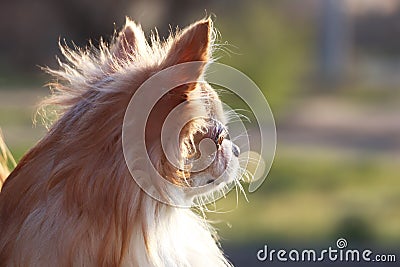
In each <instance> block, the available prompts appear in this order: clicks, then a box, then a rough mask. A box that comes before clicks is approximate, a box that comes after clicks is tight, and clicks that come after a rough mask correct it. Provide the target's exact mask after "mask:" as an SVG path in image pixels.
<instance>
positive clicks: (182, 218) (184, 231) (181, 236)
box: [127, 195, 229, 267]
mask: <svg viewBox="0 0 400 267" xmlns="http://www.w3.org/2000/svg"><path fill="white" fill-rule="evenodd" d="M140 212H141V216H143V217H142V218H141V219H140V221H141V222H140V223H141V227H135V230H134V231H135V232H134V234H133V235H132V240H131V245H130V248H129V252H128V255H129V256H128V258H127V264H128V263H129V262H135V263H136V264H137V266H179V267H181V266H192V267H193V266H199V267H203V266H217V267H218V266H229V263H228V262H227V260H226V259H225V258H224V256H223V253H222V252H221V250H220V249H219V247H218V245H217V243H216V240H215V239H214V237H213V236H212V234H213V233H214V230H213V229H212V227H211V226H210V225H209V224H208V223H207V221H206V220H205V219H204V218H201V217H200V216H198V215H197V214H195V213H194V212H193V211H192V210H190V209H186V208H178V207H173V206H170V205H167V204H163V203H160V202H158V201H156V200H154V199H152V198H151V197H149V196H147V195H146V196H145V197H144V198H143V201H142V202H141V207H140ZM144 255H147V257H145V256H144Z"/></svg>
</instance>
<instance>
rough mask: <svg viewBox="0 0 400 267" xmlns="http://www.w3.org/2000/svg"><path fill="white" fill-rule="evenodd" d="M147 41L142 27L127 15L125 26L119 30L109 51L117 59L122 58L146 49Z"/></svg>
mask: <svg viewBox="0 0 400 267" xmlns="http://www.w3.org/2000/svg"><path fill="white" fill-rule="evenodd" d="M146 46H147V41H146V37H145V36H144V33H143V31H142V28H141V26H140V25H138V24H136V23H135V22H133V21H132V20H130V19H129V18H128V17H127V18H126V22H125V27H124V28H123V29H122V30H121V32H119V34H118V37H117V39H116V42H115V43H114V45H113V46H112V47H111V53H112V54H113V55H114V56H115V57H116V58H118V59H121V60H124V59H127V58H129V57H130V56H133V55H135V54H136V53H140V51H141V50H142V49H146Z"/></svg>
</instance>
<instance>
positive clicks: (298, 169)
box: [211, 151, 400, 244]
mask: <svg viewBox="0 0 400 267" xmlns="http://www.w3.org/2000/svg"><path fill="white" fill-rule="evenodd" d="M398 172H399V166H398V164H396V163H395V162H394V161H391V160H388V158H387V157H381V158H379V157H374V158H369V157H360V158H349V157H343V156H342V155H340V154H338V155H332V154H329V153H326V154H325V155H315V154H314V156H307V155H305V156H303V157H297V156H293V155H292V154H291V153H290V152H289V153H288V152H279V151H278V155H277V157H276V160H275V161H274V164H273V167H272V169H271V172H270V174H269V176H268V177H267V179H266V181H265V182H264V184H263V186H262V187H261V188H260V189H259V190H258V191H256V192H255V193H252V194H248V199H249V203H246V201H245V199H244V197H240V198H239V205H238V207H236V204H235V203H236V196H235V193H234V192H231V193H230V194H229V196H228V197H227V198H226V199H223V200H221V201H220V202H219V203H217V207H218V208H219V209H220V210H221V211H228V210H232V212H228V213H222V214H218V213H216V214H211V218H213V219H215V220H223V221H225V222H229V224H230V225H232V228H229V227H228V226H227V224H225V223H221V224H220V225H219V227H220V229H221V230H222V232H223V234H222V235H223V236H229V237H230V239H234V240H237V241H245V240H247V241H248V240H252V239H253V240H259V239H260V238H262V237H268V240H276V241H279V242H296V241H298V242H307V241H310V240H312V241H313V242H326V241H329V240H335V239H334V238H338V237H340V236H342V235H345V237H346V238H347V239H348V240H353V241H357V242H363V241H375V242H379V243H383V244H390V243H396V242H398V241H399V240H400V224H399V222H400V213H399V212H398V203H400V195H399V189H398V188H400V180H399V179H397V177H396V173H398ZM354 229H356V230H354Z"/></svg>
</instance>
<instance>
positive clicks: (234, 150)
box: [52, 19, 239, 197]
mask: <svg viewBox="0 0 400 267" xmlns="http://www.w3.org/2000/svg"><path fill="white" fill-rule="evenodd" d="M214 35H215V32H214V30H213V27H212V21H211V20H210V19H205V20H201V21H198V22H196V23H194V24H192V25H190V26H188V27H187V28H185V29H183V30H182V31H177V32H176V33H175V34H171V36H170V37H169V38H168V39H167V40H166V41H160V39H159V38H158V36H157V35H153V36H152V37H151V38H150V40H147V39H146V37H145V35H144V33H143V31H142V29H141V27H140V26H139V25H137V24H135V23H134V22H132V21H130V20H129V19H127V22H126V25H125V27H124V28H123V29H122V30H121V32H119V34H118V35H117V36H116V38H115V40H114V42H113V43H112V44H111V45H110V46H106V45H103V44H101V45H100V49H99V50H96V51H95V52H94V53H93V51H71V50H69V49H67V48H62V49H63V53H64V55H65V56H66V57H67V59H68V60H69V61H70V63H72V67H71V64H63V63H62V67H63V68H64V71H56V72H55V71H52V73H53V74H55V75H56V76H57V77H61V78H62V79H64V80H68V82H71V81H72V82H71V83H72V86H71V88H78V89H75V91H73V93H72V95H71V96H70V97H69V99H65V92H64V99H63V100H59V101H58V103H63V105H66V104H65V103H72V104H71V106H75V107H74V108H71V107H69V109H70V110H71V114H74V113H73V112H75V113H80V112H81V111H80V110H81V109H82V108H84V109H88V103H89V104H90V105H91V106H90V107H89V109H90V108H91V109H92V110H87V111H86V112H85V116H86V115H88V116H89V115H90V114H91V113H92V114H98V115H99V116H110V115H111V116H112V117H110V119H108V120H104V128H102V126H101V125H100V122H99V121H100V120H103V119H99V118H100V117H99V116H98V117H99V118H97V117H96V116H95V115H93V116H94V117H93V116H92V117H91V118H90V119H87V121H90V120H92V121H93V122H92V124H97V126H96V127H97V128H96V132H95V133H94V134H96V135H97V137H95V136H93V138H92V141H93V140H96V141H98V142H101V141H100V140H104V141H103V143H101V144H99V145H101V146H104V142H109V141H110V140H114V141H115V140H121V139H120V138H119V137H118V136H114V137H113V136H110V135H121V127H122V124H123V123H122V121H121V118H123V119H124V121H123V122H124V124H127V125H130V126H129V127H127V129H128V130H127V131H125V132H124V129H125V128H124V129H122V132H123V134H124V138H125V140H127V141H126V142H123V148H124V149H125V160H126V163H127V165H128V167H130V168H129V170H130V171H131V174H132V176H133V177H134V178H136V177H135V175H137V172H136V174H135V173H132V171H136V170H137V169H138V168H142V171H143V172H144V173H147V169H146V168H143V161H142V160H141V158H142V159H145V158H146V157H147V155H148V158H149V161H150V163H151V165H152V166H153V167H154V169H155V170H156V171H157V173H158V174H159V176H160V177H162V178H163V179H164V180H166V181H168V182H169V183H170V184H172V185H174V186H175V187H177V188H178V191H179V189H180V190H181V192H184V194H186V196H188V197H193V196H197V195H202V194H207V193H210V192H214V191H215V190H219V189H221V188H223V187H224V186H226V185H227V184H228V183H230V182H233V181H236V178H237V176H238V169H239V162H238V155H239V148H238V147H237V146H236V145H235V144H234V143H233V142H232V141H231V140H230V138H229V129H228V128H227V126H226V123H227V119H226V117H225V114H224V110H223V106H222V103H221V101H220V99H219V96H218V94H217V93H216V92H215V90H214V89H213V88H212V87H211V86H210V84H208V83H207V82H206V81H205V79H204V73H205V70H206V68H207V65H208V63H210V62H211V61H212V55H211V54H212V49H213V41H214ZM92 50H93V48H92ZM149 81H150V82H149ZM74 83H75V84H74ZM57 86H58V87H60V85H59V84H57ZM85 87H89V89H88V90H86V91H84V90H82V89H81V88H85ZM143 87H146V88H143ZM61 89H62V90H64V91H65V89H64V88H61ZM79 90H81V91H79ZM76 91H78V92H76ZM82 92H83V93H82ZM138 95H139V101H137V99H138ZM82 96H83V97H82ZM140 97H141V98H140ZM82 99H84V100H85V101H82ZM132 99H136V101H132ZM129 101H130V102H129ZM76 102H77V103H76ZM132 102H134V103H133V104H132ZM149 102H151V103H149ZM79 103H81V104H79ZM149 104H150V106H151V109H148V106H149ZM131 105H133V106H134V110H135V111H134V112H130V111H131V109H130V108H129V107H130V106H131ZM82 106H84V107H82ZM92 106H94V107H92ZM74 109H75V111H74ZM118 114H120V115H118ZM71 116H72V115H71ZM95 118H97V121H95ZM81 120H83V118H82V117H81ZM143 122H144V124H143V125H140V124H141V123H143ZM107 123H108V125H106V124H107ZM88 124H90V122H89V123H88ZM142 126H143V127H142ZM87 127H90V128H93V127H94V125H88V126H86V129H87ZM107 127H108V128H110V129H111V128H112V127H113V129H114V130H108V134H106V133H104V134H103V135H102V136H104V138H100V137H99V135H100V134H101V132H100V131H106V130H104V129H107ZM122 128H123V127H122ZM142 128H143V129H142ZM82 129H84V126H82ZM102 129H103V130H102ZM143 140H144V147H145V151H140V150H138V149H136V148H138V147H140V143H141V142H142V141H143ZM114 145H115V146H118V147H120V144H114ZM112 146H113V145H109V146H108V147H112ZM115 154H116V153H115ZM144 154H146V156H145V155H144ZM175 192H176V191H175Z"/></svg>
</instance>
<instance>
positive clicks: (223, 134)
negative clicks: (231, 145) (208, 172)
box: [214, 129, 229, 148]
mask: <svg viewBox="0 0 400 267" xmlns="http://www.w3.org/2000/svg"><path fill="white" fill-rule="evenodd" d="M225 139H229V134H228V132H227V131H226V129H221V130H220V131H218V132H217V134H216V135H215V137H214V142H215V144H216V145H217V147H218V148H219V147H220V146H221V144H222V142H223V141H224V140H225Z"/></svg>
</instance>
